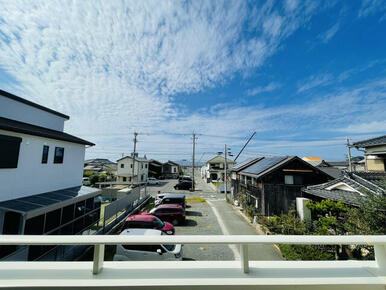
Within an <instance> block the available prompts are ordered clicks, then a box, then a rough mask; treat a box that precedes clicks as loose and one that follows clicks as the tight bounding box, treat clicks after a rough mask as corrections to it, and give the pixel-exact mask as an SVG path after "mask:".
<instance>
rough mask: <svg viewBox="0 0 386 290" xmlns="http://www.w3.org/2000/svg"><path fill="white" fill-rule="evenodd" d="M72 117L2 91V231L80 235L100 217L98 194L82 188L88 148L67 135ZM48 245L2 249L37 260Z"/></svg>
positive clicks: (0, 254)
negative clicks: (84, 162) (21, 249)
mask: <svg viewBox="0 0 386 290" xmlns="http://www.w3.org/2000/svg"><path fill="white" fill-rule="evenodd" d="M68 119H69V117H68V116H66V115H64V114H61V113H59V112H56V111H53V110H51V109H48V108H46V107H43V106H40V105H38V104H35V103H32V102H30V101H28V100H25V99H22V98H20V97H17V96H15V95H12V94H10V93H7V92H4V91H1V90H0V184H1V185H0V186H1V189H0V233H2V234H77V233H81V232H82V231H83V230H84V229H86V228H87V227H89V226H90V225H91V223H92V222H95V221H96V220H97V219H99V213H100V201H99V199H98V198H97V197H98V195H99V190H97V189H92V188H89V187H84V186H82V177H83V161H84V156H85V148H86V146H93V145H94V144H93V143H91V142H88V141H86V140H83V139H80V138H78V137H75V136H72V135H69V134H67V133H64V132H63V128H64V122H65V121H66V120H68ZM45 249H47V247H46V248H45V247H30V248H28V249H26V248H23V251H22V252H17V251H16V250H17V249H16V248H15V247H14V248H12V247H5V246H2V247H1V248H0V258H5V257H7V256H12V255H14V254H15V253H16V252H17V254H15V255H14V257H16V256H17V257H16V259H21V260H26V259H28V260H35V259H37V258H39V257H41V256H42V255H44V253H45Z"/></svg>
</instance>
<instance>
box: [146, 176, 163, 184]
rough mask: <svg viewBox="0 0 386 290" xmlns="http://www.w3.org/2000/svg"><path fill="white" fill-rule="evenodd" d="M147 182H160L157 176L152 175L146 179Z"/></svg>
mask: <svg viewBox="0 0 386 290" xmlns="http://www.w3.org/2000/svg"><path fill="white" fill-rule="evenodd" d="M147 184H157V185H158V184H160V181H159V180H158V179H157V178H154V177H149V178H148V179H147Z"/></svg>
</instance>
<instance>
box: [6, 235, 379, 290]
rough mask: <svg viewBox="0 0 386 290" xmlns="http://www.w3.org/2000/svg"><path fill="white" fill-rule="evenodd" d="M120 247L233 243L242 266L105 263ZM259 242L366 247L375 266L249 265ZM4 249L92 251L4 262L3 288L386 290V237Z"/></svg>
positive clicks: (81, 239)
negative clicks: (87, 257) (77, 256)
mask: <svg viewBox="0 0 386 290" xmlns="http://www.w3.org/2000/svg"><path fill="white" fill-rule="evenodd" d="M116 244H126V245H139V244H143V245H154V244H184V245H188V244H206V245H208V244H227V245H229V244H236V245H239V252H240V261H226V262H224V261H144V262H138V261H135V262H134V261H130V262H105V261H104V249H105V245H116ZM254 244H269V245H272V244H296V245H368V246H374V249H375V261H354V260H348V261H249V257H248V247H249V245H254ZM0 245H94V258H93V261H92V262H0V285H1V286H0V287H48V288H55V287H58V286H61V287H80V286H82V287H86V288H87V287H88V288H93V287H102V288H103V287H104V288H109V289H110V288H114V287H117V288H120V287H128V288H130V287H133V288H135V287H153V288H154V289H155V288H157V289H161V288H167V287H171V286H172V287H175V288H176V289H183V288H184V289H189V287H192V286H197V285H202V286H204V288H212V287H213V288H214V287H215V286H232V287H236V286H244V287H247V286H249V287H251V286H253V288H259V287H262V288H264V287H265V288H264V289H266V287H267V286H275V289H279V288H280V289H293V288H292V287H295V288H296V289H303V288H302V287H305V288H304V289H308V288H307V287H309V286H320V285H324V286H326V287H325V288H328V289H342V288H341V287H342V286H345V288H344V289H360V287H363V288H362V289H384V287H385V285H386V236H281V235H273V236H260V235H248V236H246V235H217V236H201V235H199V236H183V235H181V236H178V235H177V236H119V235H110V236H107V235H106V236H32V235H31V236H27V235H25V236H22V235H3V236H0ZM381 285H382V286H381ZM306 286H307V287H306ZM358 287H359V288H358ZM325 288H323V287H322V288H318V289H325Z"/></svg>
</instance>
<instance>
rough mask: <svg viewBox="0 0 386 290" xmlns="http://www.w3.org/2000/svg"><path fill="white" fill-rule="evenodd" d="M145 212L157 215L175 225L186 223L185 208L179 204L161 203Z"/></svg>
mask: <svg viewBox="0 0 386 290" xmlns="http://www.w3.org/2000/svg"><path fill="white" fill-rule="evenodd" d="M143 214H147V215H150V214H151V215H155V216H156V217H158V218H160V219H161V220H163V221H169V222H171V223H172V224H173V225H176V224H179V225H180V224H184V223H185V210H184V208H183V207H182V206H181V205H179V204H161V205H159V206H157V207H155V208H153V209H151V210H150V211H149V212H144V213H143Z"/></svg>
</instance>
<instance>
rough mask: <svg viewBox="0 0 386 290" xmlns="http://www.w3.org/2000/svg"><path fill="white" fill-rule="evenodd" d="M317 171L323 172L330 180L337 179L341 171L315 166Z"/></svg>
mask: <svg viewBox="0 0 386 290" xmlns="http://www.w3.org/2000/svg"><path fill="white" fill-rule="evenodd" d="M317 167H318V169H319V170H321V171H323V172H324V173H326V174H327V175H329V176H330V177H332V178H339V177H341V176H342V170H340V169H339V168H336V167H326V166H317Z"/></svg>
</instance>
